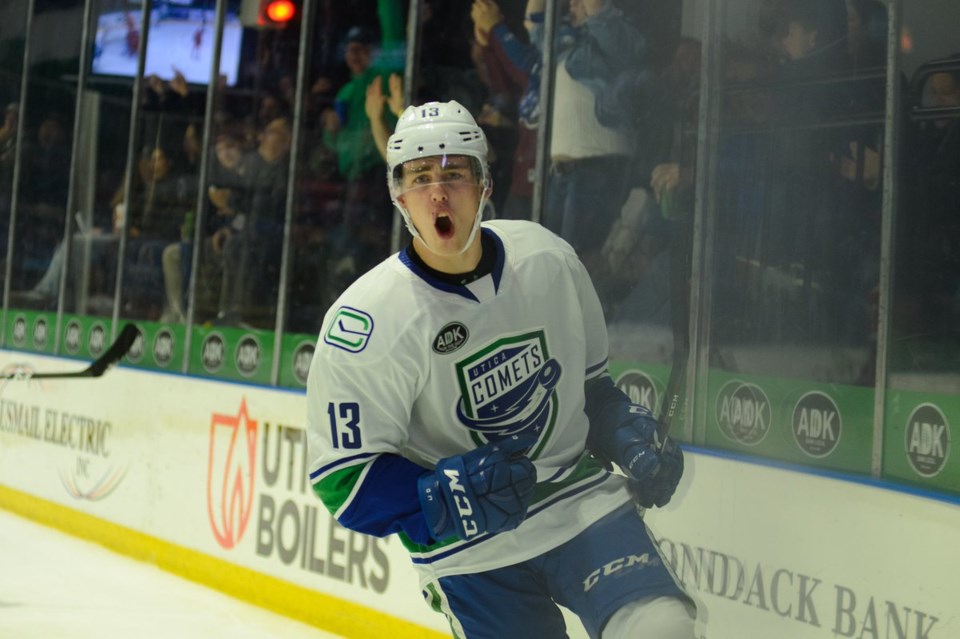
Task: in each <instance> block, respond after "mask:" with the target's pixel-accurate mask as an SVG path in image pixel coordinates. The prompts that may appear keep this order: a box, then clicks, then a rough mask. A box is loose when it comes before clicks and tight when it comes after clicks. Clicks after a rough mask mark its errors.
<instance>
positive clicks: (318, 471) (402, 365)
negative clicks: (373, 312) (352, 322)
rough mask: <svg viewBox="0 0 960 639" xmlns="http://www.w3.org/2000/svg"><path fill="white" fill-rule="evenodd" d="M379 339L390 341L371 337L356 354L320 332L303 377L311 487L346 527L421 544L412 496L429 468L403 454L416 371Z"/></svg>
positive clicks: (421, 525) (422, 527)
mask: <svg viewBox="0 0 960 639" xmlns="http://www.w3.org/2000/svg"><path fill="white" fill-rule="evenodd" d="M338 312H339V311H338ZM331 321H332V322H336V321H338V320H337V317H336V314H334V315H333V318H332V320H331ZM329 323H330V322H325V331H327V337H329V336H330V331H329V330H328V329H329V326H328V324H329ZM351 335H356V333H352V334H351ZM377 337H380V338H381V339H382V341H389V339H388V338H389V332H387V334H385V335H382V336H378V335H376V334H375V333H371V334H370V335H369V340H370V342H371V344H369V345H367V346H369V348H364V349H362V350H361V351H359V352H354V351H352V350H349V349H345V348H343V347H342V346H343V345H342V344H340V345H331V343H329V342H328V341H327V340H326V339H325V337H324V333H321V338H320V340H319V341H318V343H317V348H316V350H315V353H314V358H313V363H312V365H311V369H310V375H309V378H308V380H307V443H308V447H309V454H310V458H311V464H310V482H311V486H312V488H313V491H314V492H315V493H316V494H317V496H318V497H320V499H321V501H322V502H323V503H324V505H325V506H326V508H327V510H329V511H330V513H331V514H332V515H333V516H334V517H335V518H336V519H337V521H339V522H340V524H341V525H343V526H344V527H346V528H350V529H352V530H356V531H359V532H363V533H366V534H370V535H376V536H380V537H382V536H385V535H389V534H392V533H395V532H404V533H406V534H407V536H409V537H410V538H411V539H412V540H414V541H416V542H418V543H427V541H428V540H429V532H428V529H427V525H426V521H425V520H424V517H423V514H422V511H421V508H420V502H419V497H418V494H417V479H418V478H419V476H420V475H422V474H423V473H424V472H426V470H427V469H425V468H423V467H421V466H419V465H417V464H415V463H413V462H412V461H409V460H408V459H405V458H404V457H403V456H402V455H401V452H402V450H403V447H404V443H405V441H406V439H407V426H408V424H409V420H410V411H411V407H412V404H413V398H414V396H415V393H416V386H417V383H418V374H417V373H416V366H415V365H413V364H412V363H411V362H406V361H404V359H403V358H402V357H398V356H397V355H396V353H395V352H394V353H393V354H390V352H391V349H390V345H388V344H379V345H378V344H375V343H373V341H374V339H376V338H377ZM331 341H333V340H331ZM335 343H336V342H335ZM393 350H394V351H396V350H399V349H393ZM388 355H389V356H388Z"/></svg>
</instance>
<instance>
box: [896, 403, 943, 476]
mask: <svg viewBox="0 0 960 639" xmlns="http://www.w3.org/2000/svg"><path fill="white" fill-rule="evenodd" d="M904 440H905V441H904V446H905V449H906V452H907V459H908V460H909V461H910V466H911V467H913V470H915V471H916V472H917V474H918V475H920V476H921V477H935V476H936V475H938V474H940V471H942V470H943V467H944V466H945V465H946V463H947V458H948V457H949V456H950V424H949V423H948V422H947V418H946V416H945V415H944V414H943V411H942V410H940V407H939V406H936V405H935V404H920V405H919V406H917V407H916V408H914V409H913V412H912V413H911V414H910V419H908V420H907V429H906V434H905V435H904Z"/></svg>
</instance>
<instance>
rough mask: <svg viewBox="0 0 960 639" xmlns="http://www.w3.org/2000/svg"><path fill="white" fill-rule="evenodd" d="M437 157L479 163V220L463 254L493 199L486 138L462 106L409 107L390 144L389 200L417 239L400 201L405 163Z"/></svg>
mask: <svg viewBox="0 0 960 639" xmlns="http://www.w3.org/2000/svg"><path fill="white" fill-rule="evenodd" d="M437 155H465V156H468V157H471V158H474V159H475V160H476V168H477V169H479V175H480V180H481V181H480V183H481V185H482V187H483V191H482V193H481V196H480V206H479V207H478V209H477V217H476V219H475V221H474V224H473V229H472V230H471V232H470V237H469V239H468V240H467V244H466V245H465V246H464V249H463V250H464V251H465V250H466V249H467V247H469V246H470V243H471V242H472V241H473V238H474V236H475V235H476V232H477V230H478V229H479V228H480V221H481V219H482V217H483V209H484V207H485V206H486V203H487V198H489V196H490V186H491V185H490V169H489V167H488V166H487V136H486V135H485V134H484V132H483V129H481V128H480V127H479V126H478V125H477V121H476V120H474V119H473V116H472V115H471V114H470V112H469V111H468V110H467V109H466V107H464V106H463V105H462V104H460V103H459V102H457V101H455V100H451V101H450V102H427V103H425V104H421V105H419V106H414V105H411V106H408V107H407V108H406V109H405V110H404V112H403V113H402V114H401V115H400V119H399V120H398V121H397V127H396V129H395V130H394V133H393V135H391V136H390V139H389V140H388V141H387V183H388V185H389V187H390V197H391V199H392V200H393V203H394V204H395V205H396V207H397V208H398V209H400V213H401V214H402V215H403V220H404V222H406V224H407V229H408V230H409V231H410V234H411V235H413V236H414V237H419V235H420V234H419V232H418V231H417V229H416V228H415V227H414V225H413V222H412V220H411V219H410V213H409V211H407V210H406V208H404V206H403V205H402V204H401V203H400V202H399V200H398V197H399V196H400V195H401V194H402V193H401V191H400V185H401V183H402V180H403V168H402V167H403V164H404V163H405V162H409V161H411V160H416V159H419V158H426V157H431V156H437Z"/></svg>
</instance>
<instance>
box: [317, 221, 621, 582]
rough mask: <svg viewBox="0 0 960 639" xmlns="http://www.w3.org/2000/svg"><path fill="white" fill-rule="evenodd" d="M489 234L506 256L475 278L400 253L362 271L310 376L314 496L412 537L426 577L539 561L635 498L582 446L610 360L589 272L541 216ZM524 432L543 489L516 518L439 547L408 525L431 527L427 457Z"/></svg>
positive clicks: (375, 526)
mask: <svg viewBox="0 0 960 639" xmlns="http://www.w3.org/2000/svg"><path fill="white" fill-rule="evenodd" d="M482 232H483V233H484V234H486V235H488V237H491V238H492V239H493V240H494V243H495V244H496V247H497V251H498V255H497V260H496V265H495V267H494V269H493V272H492V273H490V274H489V275H486V276H484V277H482V278H480V279H478V280H476V281H474V282H472V283H470V284H468V285H466V286H453V285H450V284H447V283H444V282H441V281H439V280H437V279H436V278H433V277H431V276H430V275H429V274H427V273H426V272H424V271H423V270H422V269H421V268H420V267H418V266H417V265H416V264H415V263H413V262H412V261H411V260H410V259H409V258H408V257H407V256H406V255H405V254H404V253H402V252H401V253H399V254H396V255H393V256H392V257H390V258H388V259H387V260H385V261H384V262H382V263H381V264H379V265H378V266H377V267H375V268H374V269H372V270H371V271H370V272H368V273H367V274H365V275H364V276H363V277H361V278H360V279H359V280H357V282H355V283H354V284H353V285H352V286H351V287H350V288H349V289H348V290H347V291H346V292H345V293H344V294H343V295H342V296H341V297H340V299H339V300H338V301H337V302H336V303H335V304H334V305H333V306H332V307H331V309H330V310H329V312H328V313H327V315H326V317H325V318H324V322H323V328H322V330H321V333H320V336H319V339H318V343H317V347H316V351H315V353H314V358H313V364H312V367H311V370H310V376H309V380H308V384H307V402H308V414H307V423H308V442H309V451H310V456H311V459H312V463H311V466H310V479H311V484H312V486H313V488H314V490H315V492H316V493H317V494H318V495H319V496H320V497H321V499H322V500H323V501H324V503H325V505H326V506H327V508H328V509H329V510H330V511H331V512H332V513H333V514H334V516H335V517H336V518H337V519H338V521H340V523H341V524H343V525H344V526H346V527H348V528H353V529H355V530H359V531H361V532H367V533H370V534H376V535H384V534H390V533H392V532H399V533H400V535H401V539H402V540H403V541H404V543H405V545H406V546H407V548H408V550H410V552H411V557H412V560H413V562H414V564H415V565H416V566H417V567H418V570H419V571H420V573H421V577H422V580H423V581H424V582H426V581H429V580H432V579H435V578H437V577H442V576H446V575H450V574H465V573H472V572H479V571H483V570H489V569H494V568H499V567H502V566H506V565H510V564H514V563H517V562H519V561H524V560H527V559H530V558H532V557H536V556H538V555H540V554H542V553H544V552H546V551H547V550H550V549H552V548H554V547H556V546H558V545H560V544H562V543H564V542H566V541H568V540H570V539H572V538H573V537H575V536H576V535H577V534H579V533H580V532H582V531H583V530H584V529H586V528H587V527H588V526H589V525H590V524H592V523H593V522H595V521H597V520H598V519H599V518H601V517H603V516H604V515H606V514H607V513H609V512H611V511H612V510H614V509H615V508H617V507H618V506H620V505H622V504H623V503H625V502H626V501H628V500H629V498H630V497H629V494H628V491H627V490H626V487H625V479H624V478H623V477H621V476H619V475H614V474H611V473H609V472H607V471H606V470H604V469H603V468H602V467H601V466H600V464H599V463H598V462H597V461H596V460H594V459H593V458H592V457H589V456H588V455H585V454H584V442H585V440H586V436H587V428H588V422H587V417H586V415H585V414H584V412H583V409H584V383H585V381H586V380H588V379H592V378H595V377H598V376H600V375H605V374H606V368H607V332H606V325H605V322H604V318H603V313H602V311H601V308H600V303H599V300H598V299H597V295H596V292H595V291H594V288H593V285H592V283H591V281H590V278H589V276H588V275H587V272H586V270H585V269H584V267H583V265H582V264H581V262H580V260H579V259H578V258H577V256H576V254H575V253H574V252H573V250H572V249H571V248H570V247H569V245H567V244H566V243H565V242H563V241H562V240H560V239H559V238H557V237H556V236H555V235H554V234H552V233H550V232H549V231H547V230H546V229H544V228H543V227H541V226H540V225H538V224H534V223H530V222H521V221H505V220H501V221H495V222H488V223H485V224H484V225H483V230H482ZM520 432H522V433H525V434H535V435H536V437H537V442H538V443H537V445H536V446H535V447H534V448H533V449H532V451H531V453H530V457H531V459H532V460H533V462H534V465H535V466H536V468H537V481H538V483H537V488H536V491H535V494H534V501H533V503H532V504H531V506H530V509H529V511H528V515H527V518H526V519H525V520H524V522H523V523H522V524H521V525H520V526H519V527H518V528H516V529H515V530H512V531H507V532H502V533H499V534H493V535H489V534H484V535H480V536H478V537H476V538H474V539H470V540H468V541H461V540H457V539H451V540H445V541H443V542H439V543H432V544H427V545H424V544H419V543H415V542H414V541H413V540H412V539H411V537H410V535H408V534H406V533H405V530H407V531H408V530H410V527H411V526H413V525H424V526H425V523H424V522H423V521H420V520H423V516H422V514H421V513H420V512H419V504H418V502H417V499H416V474H417V473H422V472H423V470H422V469H421V468H419V467H423V468H433V466H434V465H435V463H436V462H437V460H439V459H442V458H444V457H449V456H451V455H457V454H462V453H464V452H466V451H469V450H472V449H474V448H476V447H477V446H479V445H482V444H484V443H486V442H487V441H489V439H488V438H493V439H496V438H498V437H500V436H503V435H508V434H515V433H520ZM396 456H401V457H403V458H405V460H409V461H410V462H413V463H414V464H417V465H418V466H419V467H418V466H414V465H413V464H408V463H407V462H406V461H402V460H398V459H397V457H396ZM390 460H393V461H392V462H391V461H390ZM397 461H402V464H399V465H398V464H397V463H395V462H397ZM388 462H390V463H388ZM403 464H407V466H406V467H402V468H401V466H403ZM404 518H406V519H404ZM401 521H405V522H406V523H404V524H401V523H397V522H401ZM411 522H412V523H411Z"/></svg>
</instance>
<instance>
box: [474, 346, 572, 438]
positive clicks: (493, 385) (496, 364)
mask: <svg viewBox="0 0 960 639" xmlns="http://www.w3.org/2000/svg"><path fill="white" fill-rule="evenodd" d="M561 373H562V370H561V367H560V363H559V362H557V360H555V359H551V358H550V356H549V354H548V352H547V344H546V339H545V337H544V334H543V331H535V332H532V333H526V334H523V335H517V336H515V337H506V338H501V339H498V340H496V341H495V342H493V343H492V344H489V345H487V346H485V347H483V348H482V349H481V350H480V351H478V352H475V353H473V354H472V355H470V356H468V357H467V358H466V359H464V360H461V361H460V362H458V363H457V378H458V380H459V382H460V389H461V397H460V400H459V401H458V402H457V408H456V412H457V418H458V419H459V420H460V422H461V423H462V424H463V425H464V426H466V427H467V428H469V429H470V430H472V431H474V432H475V433H476V434H477V435H478V436H480V435H482V436H483V437H485V438H486V439H499V438H500V437H504V436H507V435H516V434H521V433H524V434H528V435H532V436H533V437H536V438H541V436H542V435H543V434H544V432H549V431H550V430H552V429H553V423H554V421H555V420H556V413H557V410H556V404H557V399H556V394H555V392H554V389H555V387H556V385H557V382H558V381H559V380H560V375H561ZM542 441H546V438H542Z"/></svg>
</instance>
